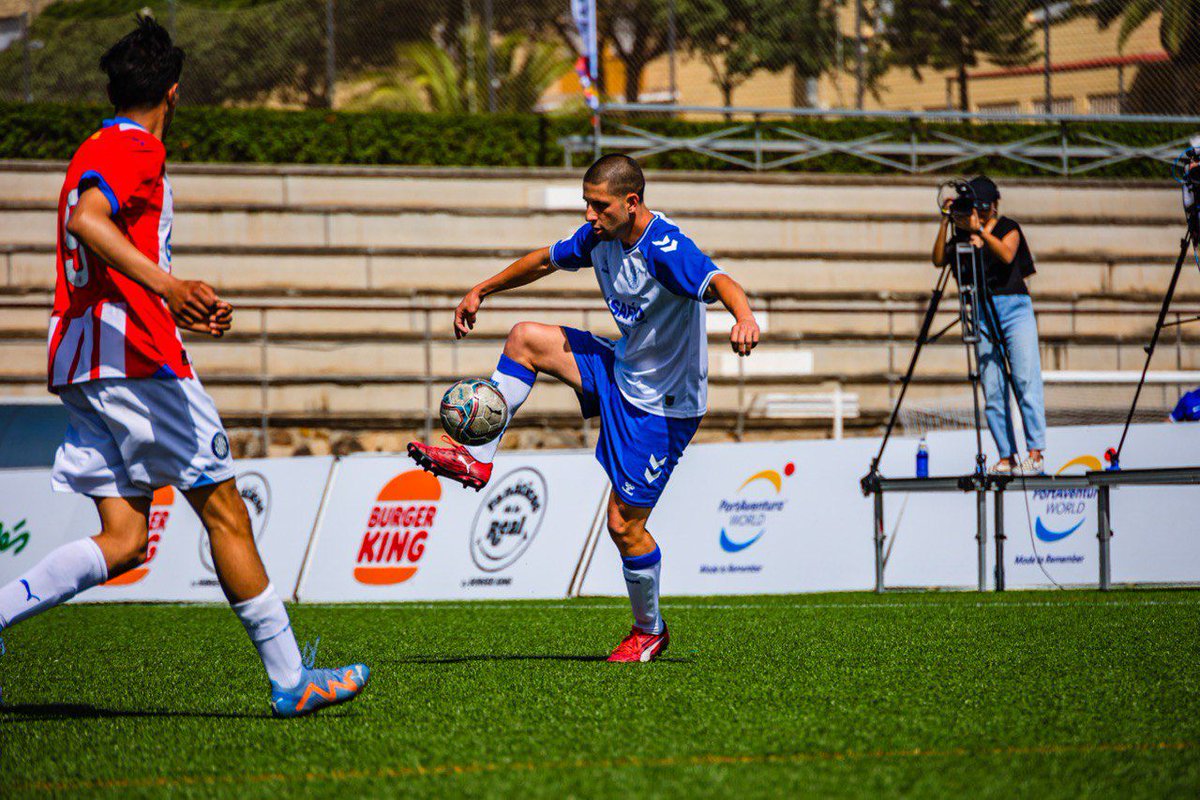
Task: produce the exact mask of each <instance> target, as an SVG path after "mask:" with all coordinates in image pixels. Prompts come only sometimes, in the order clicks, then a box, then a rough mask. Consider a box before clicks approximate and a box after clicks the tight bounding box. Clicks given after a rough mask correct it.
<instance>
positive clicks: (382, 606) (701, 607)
mask: <svg viewBox="0 0 1200 800" xmlns="http://www.w3.org/2000/svg"><path fill="white" fill-rule="evenodd" d="M180 605H188V604H187V603H181V604H180ZM1196 605H1200V598H1197V599H1196V600H1133V601H1126V600H1109V601H1101V602H1087V601H1083V602H1062V603H1048V602H1045V601H1037V600H1031V601H1028V602H1016V603H967V604H963V603H956V604H953V605H942V604H939V603H932V602H922V603H911V604H908V603H720V604H718V603H712V604H710V603H672V602H671V601H670V599H666V600H665V601H664V602H663V607H664V608H670V609H675V610H684V611H706V610H709V609H716V610H728V611H737V610H739V609H772V608H778V609H788V610H803V611H819V610H821V609H825V608H839V609H842V608H863V609H875V608H888V609H893V608H894V609H920V608H934V609H956V608H1107V607H1110V606H1118V607H1130V606H1196ZM300 607H302V608H303V607H308V608H369V609H373V610H376V611H382V610H387V611H407V610H413V611H439V610H441V611H455V610H460V609H468V608H469V609H487V610H493V611H518V610H528V609H543V608H544V609H552V610H565V611H612V610H614V609H622V608H626V607H627V604H626V603H612V604H606V603H580V604H574V603H537V602H536V601H531V602H529V603H519V604H518V603H497V602H489V601H487V600H478V601H470V602H463V601H459V600H447V601H444V602H433V603H431V602H425V603H405V602H390V603H301V604H300Z"/></svg>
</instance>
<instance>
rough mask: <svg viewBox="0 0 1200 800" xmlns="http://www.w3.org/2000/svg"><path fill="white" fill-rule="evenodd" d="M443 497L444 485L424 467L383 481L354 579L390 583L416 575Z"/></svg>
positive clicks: (369, 520) (364, 581) (366, 582)
mask: <svg viewBox="0 0 1200 800" xmlns="http://www.w3.org/2000/svg"><path fill="white" fill-rule="evenodd" d="M441 499H442V485H441V484H440V483H438V479H437V478H435V477H434V476H433V475H430V474H429V473H428V472H425V471H424V470H419V469H416V470H411V471H409V472H402V473H400V474H399V475H397V476H396V477H394V478H392V479H391V480H390V481H388V482H387V483H386V484H384V486H383V488H382V489H380V490H379V495H378V496H377V497H376V498H375V503H374V504H373V505H372V506H371V513H370V515H369V516H368V517H367V529H366V531H365V532H364V533H363V537H362V543H361V544H360V545H359V547H358V566H356V567H355V568H354V579H355V580H356V581H358V582H359V583H365V584H368V585H371V586H390V585H391V584H394V583H403V582H404V581H406V580H408V579H409V578H411V577H412V576H413V575H415V574H416V573H417V567H418V566H419V564H418V562H419V561H420V560H421V557H422V556H423V555H425V542H426V540H427V539H428V538H429V531H430V530H431V529H432V528H433V522H434V519H435V518H436V517H437V511H438V501H439V500H441Z"/></svg>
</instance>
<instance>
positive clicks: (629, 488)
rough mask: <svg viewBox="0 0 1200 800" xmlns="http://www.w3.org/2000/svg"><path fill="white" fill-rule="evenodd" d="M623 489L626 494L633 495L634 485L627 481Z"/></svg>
mask: <svg viewBox="0 0 1200 800" xmlns="http://www.w3.org/2000/svg"><path fill="white" fill-rule="evenodd" d="M621 488H622V489H624V490H625V491H626V493H628V494H633V484H632V483H630V482H629V481H625V485H624V486H622V487H621Z"/></svg>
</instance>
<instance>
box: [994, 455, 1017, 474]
mask: <svg viewBox="0 0 1200 800" xmlns="http://www.w3.org/2000/svg"><path fill="white" fill-rule="evenodd" d="M988 474H989V475H1012V474H1013V463H1012V459H1010V458H1002V459H1000V460H999V461H997V462H996V464H995V466H993V467H992V468H991V469H989V470H988Z"/></svg>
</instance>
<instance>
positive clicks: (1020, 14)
mask: <svg viewBox="0 0 1200 800" xmlns="http://www.w3.org/2000/svg"><path fill="white" fill-rule="evenodd" d="M1027 5H1028V4H1027V3H1021V4H1019V7H1014V5H1013V4H1009V3H998V2H995V0H903V2H897V3H896V4H895V6H894V8H893V11H892V13H891V14H889V15H887V16H886V17H885V31H884V39H885V41H886V43H887V45H888V47H889V49H890V50H891V58H892V61H893V63H894V64H896V65H898V66H902V67H907V68H909V69H910V70H912V74H913V76H914V77H916V78H917V79H918V80H920V79H921V72H920V70H921V68H922V67H931V68H932V69H936V70H944V71H949V72H953V73H954V74H955V76H956V78H957V83H958V107H959V109H960V110H962V111H969V110H970V94H969V91H968V86H967V83H968V77H967V70H968V69H970V68H972V67H976V66H978V65H979V61H980V57H981V56H986V57H987V58H988V59H989V60H990V61H992V62H993V63H995V64H997V65H999V66H1002V67H1017V66H1024V65H1026V64H1029V63H1032V62H1033V61H1034V59H1035V58H1036V57H1037V48H1036V47H1035V45H1034V38H1035V30H1034V28H1033V27H1032V26H1031V25H1030V23H1029V21H1028V19H1027V15H1026V13H1025V12H1026V11H1027V10H1028V9H1027V7H1026V6H1027ZM1036 5H1037V6H1039V7H1040V5H1041V4H1040V3H1036Z"/></svg>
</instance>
